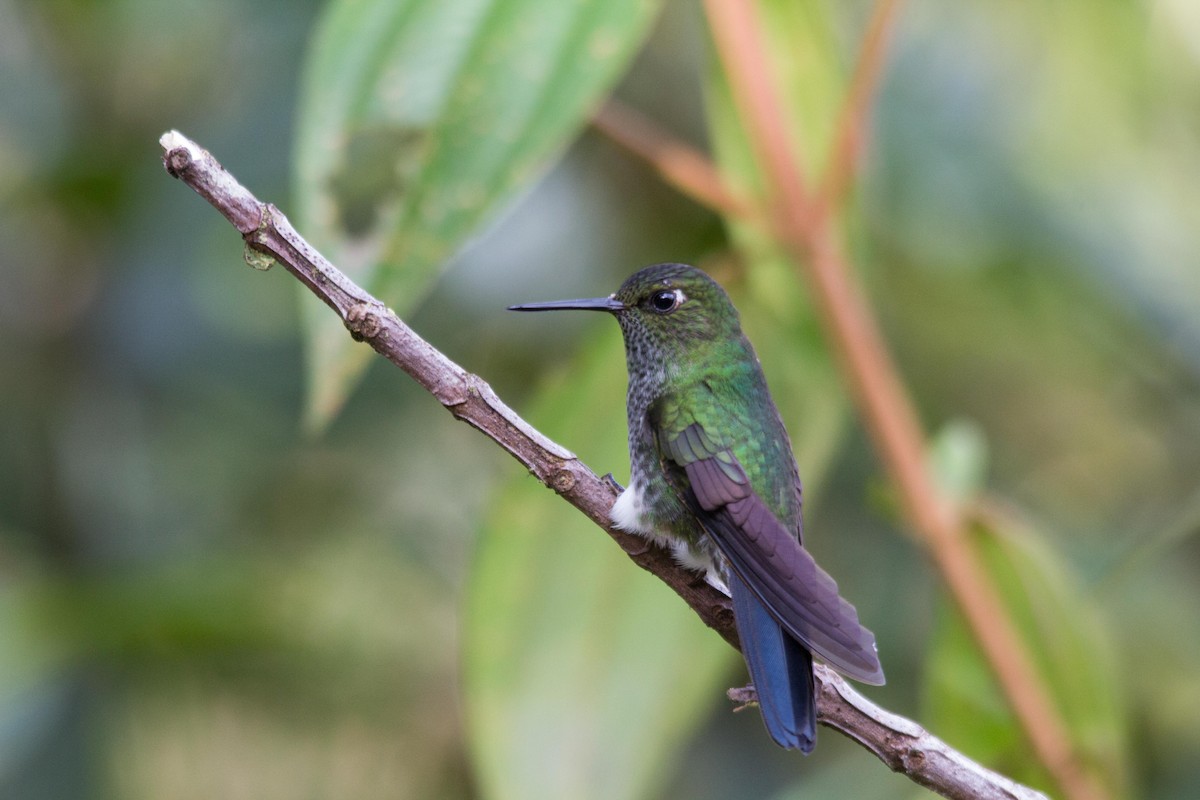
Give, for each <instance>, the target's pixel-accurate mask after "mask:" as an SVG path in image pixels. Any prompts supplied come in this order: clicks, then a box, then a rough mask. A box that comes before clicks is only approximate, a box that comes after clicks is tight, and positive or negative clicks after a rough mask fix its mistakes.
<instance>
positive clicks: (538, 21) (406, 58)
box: [296, 0, 659, 425]
mask: <svg viewBox="0 0 1200 800" xmlns="http://www.w3.org/2000/svg"><path fill="white" fill-rule="evenodd" d="M658 6H659V2H658V0H575V1H574V2H562V3H542V2H537V0H460V1H458V2H441V0H406V1H404V0H402V1H400V2H397V0H366V1H365V2H364V1H362V0H335V2H333V3H332V4H331V6H330V8H329V10H328V12H327V13H326V15H325V17H324V19H323V21H322V23H321V25H320V26H319V28H318V32H317V35H316V39H315V41H314V42H313V44H312V47H311V52H310V54H309V63H308V66H307V69H306V71H305V81H304V89H303V97H302V100H301V110H300V115H299V131H298V133H297V149H296V174H297V181H296V195H297V198H296V207H297V209H298V210H299V213H298V218H299V227H300V229H301V230H302V231H304V233H305V235H306V236H308V237H309V238H310V240H311V241H312V242H313V244H314V245H315V246H316V247H317V248H318V249H319V250H321V251H322V252H324V253H325V254H326V255H327V256H329V257H330V259H331V260H332V261H333V262H334V263H335V264H337V265H338V266H339V267H341V268H342V269H343V270H345V271H346V272H348V273H349V274H350V275H351V277H353V278H354V279H355V280H357V281H359V282H360V283H362V284H364V285H365V287H366V288H367V289H368V290H370V291H372V292H373V293H375V294H376V295H377V296H378V297H380V298H381V299H382V300H383V301H384V302H386V303H387V304H388V305H390V306H393V307H395V308H396V309H397V310H399V311H400V313H401V314H404V313H406V312H407V311H408V310H410V309H412V308H413V307H414V305H415V304H416V303H417V302H418V301H419V300H420V299H421V298H422V297H423V296H424V295H425V293H426V291H427V289H428V287H429V284H430V282H431V280H432V279H433V277H434V275H435V274H436V271H437V269H438V268H439V267H440V266H441V265H442V264H443V263H444V262H445V261H446V259H447V258H449V257H450V256H451V255H452V254H453V253H454V251H455V250H457V249H458V248H459V247H460V246H462V244H463V243H464V242H465V241H466V240H467V238H468V237H469V236H471V235H472V234H473V233H474V232H476V231H477V229H478V228H479V226H480V224H481V223H483V221H484V220H485V219H486V218H487V217H488V216H490V215H492V214H494V213H495V212H496V211H498V210H499V209H500V208H501V207H502V206H503V205H504V204H505V203H506V202H508V201H509V200H511V199H512V196H513V194H514V193H515V192H516V191H517V190H518V189H520V188H521V187H522V186H526V185H528V184H529V183H530V182H531V181H532V180H534V179H535V178H536V177H537V176H538V174H539V173H540V172H541V171H542V170H543V169H545V167H546V165H547V164H548V162H549V160H550V159H551V158H552V157H553V156H554V155H555V154H556V153H557V152H558V151H560V150H562V149H563V148H564V147H565V146H566V145H567V143H568V142H569V141H570V139H571V137H572V136H573V135H574V134H575V132H576V131H577V129H578V128H579V127H580V126H581V125H582V124H583V122H584V120H585V119H586V115H587V113H588V112H589V110H590V109H591V107H592V105H593V104H594V103H595V102H596V101H597V100H598V99H599V97H600V96H601V94H602V93H603V92H604V91H605V90H606V89H607V88H608V87H609V86H610V85H611V84H612V83H613V81H614V80H615V79H616V78H617V76H618V75H619V73H620V70H621V68H622V67H623V66H624V64H625V63H626V61H627V60H628V58H629V57H630V56H631V55H632V53H633V52H634V51H635V49H636V47H637V45H638V44H639V43H640V42H641V40H642V38H643V36H644V35H645V33H646V31H647V29H648V27H649V24H650V22H651V20H652V19H653V17H654V14H655V12H656V11H657V9H658ZM304 302H305V304H306V307H307V308H308V309H309V310H310V313H309V316H308V330H309V375H310V398H309V421H310V423H314V424H317V425H319V424H322V423H323V422H325V421H327V420H328V419H329V418H330V417H331V416H332V415H333V414H334V413H336V411H337V409H338V408H339V407H340V405H341V403H342V402H343V400H344V399H345V396H346V394H347V393H348V392H349V391H350V390H351V389H352V388H353V386H354V384H355V382H356V381H357V380H358V378H359V376H360V375H361V372H362V369H363V368H364V366H365V364H366V357H367V355H368V353H369V350H368V349H367V348H365V347H358V348H354V347H352V340H350V339H349V337H347V336H346V333H345V331H344V330H343V328H342V325H341V324H340V322H339V321H338V320H337V319H336V318H335V317H333V316H332V315H330V314H329V312H328V310H327V309H325V308H324V307H323V306H321V304H320V303H319V302H317V301H316V300H315V299H314V298H311V297H308V296H306V298H305V301H304Z"/></svg>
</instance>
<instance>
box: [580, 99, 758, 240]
mask: <svg viewBox="0 0 1200 800" xmlns="http://www.w3.org/2000/svg"><path fill="white" fill-rule="evenodd" d="M592 124H593V125H595V126H596V129H597V130H599V131H600V132H601V133H603V134H604V135H605V136H607V137H608V138H610V139H612V140H613V141H614V142H616V143H617V144H619V145H621V146H622V147H624V148H625V149H626V150H628V151H629V152H631V153H633V154H634V155H636V156H638V157H639V158H641V159H644V160H645V161H647V162H648V163H650V164H652V165H653V166H654V168H655V170H657V171H658V173H659V175H660V176H661V177H662V179H663V181H664V182H666V183H667V184H668V185H670V186H673V187H675V188H676V189H678V190H679V191H680V192H681V193H682V194H684V195H685V196H687V197H690V198H691V199H693V200H695V201H696V202H697V203H699V204H700V205H702V206H704V207H706V208H709V209H711V210H713V211H715V212H716V213H718V214H722V215H725V216H728V217H745V216H748V215H750V213H751V207H750V204H749V203H748V202H747V201H746V200H745V198H742V197H738V196H737V195H735V194H734V193H733V191H732V190H730V189H729V187H728V186H726V185H725V182H724V181H723V180H722V179H721V175H720V173H719V172H717V169H716V167H714V166H713V164H712V161H710V160H709V159H708V158H707V157H706V156H705V155H704V154H703V153H701V152H699V151H698V150H696V149H695V148H693V147H692V146H690V145H688V144H687V143H686V142H684V141H682V140H680V139H679V138H678V137H676V136H673V135H671V134H669V133H667V132H666V131H664V130H663V129H662V128H660V127H659V126H658V125H657V124H655V123H654V122H652V121H651V120H649V119H647V118H646V117H645V116H643V115H642V114H640V113H639V112H637V111H635V110H633V109H632V108H630V107H629V106H627V105H625V104H624V103H622V102H620V101H618V100H613V99H611V98H610V99H609V100H608V101H607V102H605V104H604V105H602V106H601V107H600V110H599V111H597V112H596V113H595V115H594V116H593V117H592Z"/></svg>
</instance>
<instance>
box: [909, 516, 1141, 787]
mask: <svg viewBox="0 0 1200 800" xmlns="http://www.w3.org/2000/svg"><path fill="white" fill-rule="evenodd" d="M973 536H974V539H975V544H976V547H977V549H978V551H979V553H980V555H981V556H982V558H983V562H984V564H985V565H986V567H987V569H988V571H989V572H990V573H991V575H992V577H993V579H994V580H995V583H996V586H997V587H998V588H999V590H1000V592H1001V595H1002V597H1003V600H1004V603H1005V606H1006V608H1007V609H1008V610H1009V612H1010V613H1011V615H1012V618H1013V621H1014V622H1015V623H1016V625H1017V627H1018V630H1019V631H1020V632H1021V633H1022V634H1023V636H1024V640H1025V641H1026V643H1027V644H1028V646H1029V648H1030V651H1031V653H1032V654H1033V657H1034V660H1035V664H1036V666H1037V667H1038V669H1039V672H1040V673H1041V675H1042V676H1043V678H1044V680H1045V681H1046V684H1047V686H1048V688H1049V690H1050V694H1051V696H1052V697H1053V698H1054V700H1056V701H1057V703H1058V707H1059V709H1060V710H1061V711H1062V714H1063V717H1064V719H1065V721H1066V723H1067V725H1068V727H1069V730H1070V735H1071V737H1072V739H1073V741H1074V744H1075V747H1076V749H1077V751H1078V752H1079V754H1080V756H1081V757H1082V759H1083V760H1084V763H1085V765H1086V767H1087V768H1088V769H1090V770H1093V771H1094V772H1095V773H1096V774H1097V775H1099V776H1100V777H1101V779H1102V780H1103V781H1104V783H1105V784H1106V785H1107V786H1109V787H1110V788H1111V789H1112V790H1113V792H1114V793H1115V796H1118V797H1119V796H1122V795H1123V794H1124V792H1125V786H1126V781H1127V778H1126V776H1127V774H1128V763H1127V758H1128V757H1127V754H1128V752H1129V750H1128V746H1127V734H1126V721H1125V718H1124V715H1123V712H1122V708H1121V699H1120V698H1121V694H1120V691H1119V690H1118V684H1117V676H1116V673H1115V669H1114V661H1113V654H1112V652H1111V650H1110V647H1109V642H1108V638H1107V635H1106V631H1105V628H1104V626H1103V623H1102V621H1101V620H1100V618H1099V616H1098V615H1097V614H1096V613H1095V612H1094V610H1093V604H1092V601H1091V600H1090V598H1089V597H1088V596H1087V595H1086V594H1085V593H1084V592H1083V591H1082V590H1081V588H1080V586H1079V584H1078V582H1077V581H1076V579H1075V576H1074V575H1073V574H1072V573H1071V572H1070V570H1069V568H1068V567H1067V565H1066V564H1065V563H1063V562H1062V561H1061V560H1060V559H1059V558H1058V556H1057V555H1056V554H1055V553H1054V552H1053V551H1052V550H1051V549H1050V547H1049V546H1048V545H1047V544H1046V543H1045V542H1044V541H1042V540H1041V538H1040V537H1038V536H1037V535H1036V534H1035V533H1034V532H1033V531H1030V530H1025V529H1021V528H1019V527H1017V526H1007V527H1005V529H1003V530H996V529H991V528H988V527H984V526H982V525H980V526H977V527H976V528H975V530H974V531H973ZM924 704H925V713H924V715H923V717H922V721H923V723H924V724H925V725H926V727H928V728H929V729H930V730H933V731H936V732H937V734H938V735H939V736H941V737H942V738H944V739H945V740H946V741H947V742H949V743H950V744H951V745H952V746H954V747H957V748H959V749H961V750H962V751H963V752H965V753H967V754H968V755H969V756H971V757H972V758H975V759H978V760H979V761H981V762H983V763H985V764H987V765H988V766H990V767H991V768H993V769H996V770H998V771H1000V772H1001V773H1003V774H1005V775H1008V776H1009V777H1011V778H1013V779H1015V780H1018V781H1021V782H1023V783H1029V784H1031V785H1035V786H1039V787H1041V788H1043V789H1049V788H1051V787H1052V783H1051V782H1050V779H1049V778H1048V776H1047V775H1046V774H1045V772H1044V771H1043V770H1042V769H1041V767H1040V766H1039V765H1038V762H1037V759H1036V758H1034V757H1033V755H1032V753H1031V752H1030V750H1029V745H1028V744H1027V742H1026V740H1025V738H1024V736H1023V734H1022V732H1021V728H1020V726H1019V725H1018V724H1017V722H1016V720H1015V718H1014V717H1013V715H1012V712H1011V711H1010V710H1009V707H1008V703H1007V702H1006V701H1005V699H1004V698H1003V696H1002V695H1001V693H1000V690H999V688H998V687H997V685H996V683H995V680H994V678H993V677H992V673H991V670H990V668H989V667H988V666H987V664H986V663H985V661H984V660H983V658H982V657H981V656H980V654H979V651H978V648H977V646H976V644H975V641H974V638H973V637H972V636H971V635H970V633H969V632H968V631H967V629H966V627H965V625H964V623H963V621H962V619H961V616H960V615H959V613H958V611H957V609H955V608H953V607H952V606H951V605H950V604H949V603H948V602H947V601H946V599H945V598H944V597H943V598H942V600H941V602H940V604H939V608H938V613H937V624H936V629H935V632H934V635H933V639H932V643H931V648H930V656H929V662H928V668H927V671H926V677H925V700H924Z"/></svg>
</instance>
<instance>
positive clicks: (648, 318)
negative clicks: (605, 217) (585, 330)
mask: <svg viewBox="0 0 1200 800" xmlns="http://www.w3.org/2000/svg"><path fill="white" fill-rule="evenodd" d="M509 308H510V309H511V310H513V311H553V310H587V311H607V312H609V313H610V314H612V315H614V316H615V317H616V318H617V322H618V323H619V324H620V325H621V333H622V334H624V337H625V353H626V357H627V359H628V362H629V371H630V373H631V374H635V375H636V374H638V373H643V374H647V375H649V374H655V375H660V376H662V377H663V378H666V377H668V376H670V375H671V374H672V373H677V372H678V371H679V370H680V369H681V368H683V367H686V366H695V365H699V364H703V363H704V362H705V361H706V360H708V359H709V358H712V357H714V356H715V355H716V354H717V353H718V352H719V348H721V346H722V345H726V346H728V344H731V343H737V342H744V341H745V339H744V337H743V336H742V331H741V324H740V321H739V319H738V314H737V310H736V309H735V308H734V307H733V303H732V302H730V300H729V296H728V295H727V294H725V290H724V289H722V288H721V287H720V285H719V284H717V282H716V281H714V280H713V279H712V278H710V277H708V276H707V275H705V274H704V273H703V272H701V271H700V270H698V269H696V268H695V267H691V266H688V265H687V264H655V265H654V266H651V267H646V268H645V269H642V270H639V271H638V272H635V273H634V274H633V275H631V276H629V278H628V279H626V281H625V282H624V283H623V284H621V288H620V289H618V290H617V291H616V292H615V293H613V294H611V295H609V296H608V297H596V298H590V299H584V300H560V301H554V302H549V303H528V304H525V305H519V306H510V307H509Z"/></svg>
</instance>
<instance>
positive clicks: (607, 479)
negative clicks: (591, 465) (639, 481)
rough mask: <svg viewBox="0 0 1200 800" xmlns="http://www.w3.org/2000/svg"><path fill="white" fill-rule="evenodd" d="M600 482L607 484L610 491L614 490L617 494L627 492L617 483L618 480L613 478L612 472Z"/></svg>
mask: <svg viewBox="0 0 1200 800" xmlns="http://www.w3.org/2000/svg"><path fill="white" fill-rule="evenodd" d="M600 480H602V481H604V482H605V483H607V484H608V487H609V488H610V489H612V490H613V491H614V492H616V493H617V494H620V493H621V492H623V491H625V487H624V486H622V485H621V484H619V483H617V479H616V478H614V477H613V474H612V473H611V472H610V473H608V474H607V475H605V476H604V477H603V478H601V479H600Z"/></svg>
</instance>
